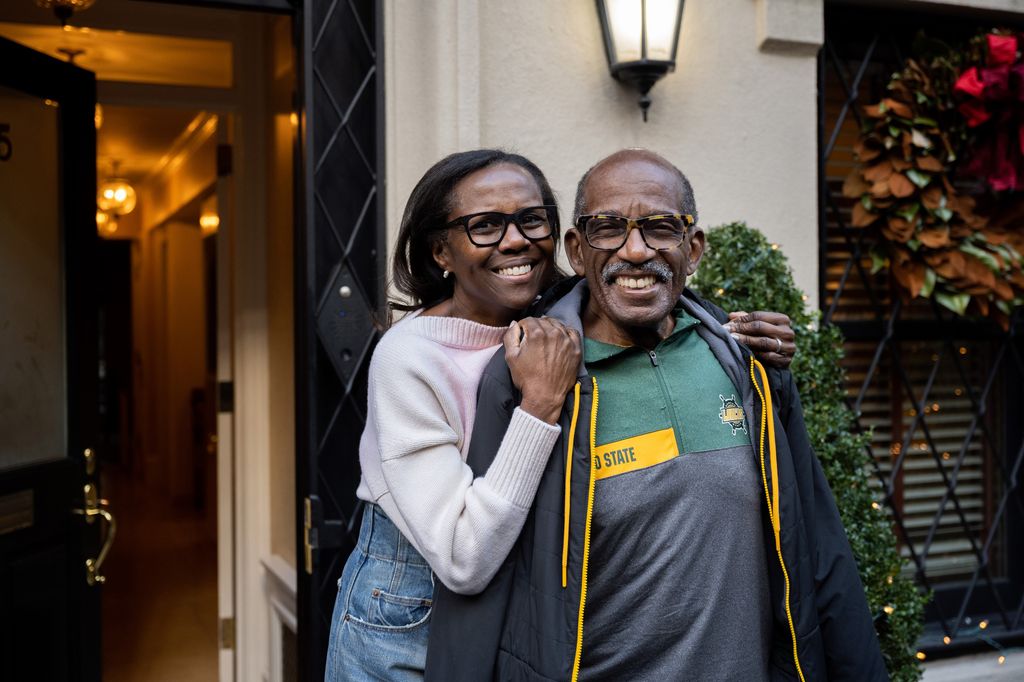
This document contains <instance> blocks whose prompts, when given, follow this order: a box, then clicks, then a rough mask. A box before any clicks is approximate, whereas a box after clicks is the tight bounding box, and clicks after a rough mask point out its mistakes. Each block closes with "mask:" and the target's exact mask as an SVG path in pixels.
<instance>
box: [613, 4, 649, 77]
mask: <svg viewBox="0 0 1024 682" xmlns="http://www.w3.org/2000/svg"><path fill="white" fill-rule="evenodd" d="M605 9H606V11H607V13H608V31H609V32H610V33H611V36H612V46H613V47H614V48H615V56H614V61H615V62H616V63H621V62H635V61H637V60H640V59H643V55H642V53H641V50H640V48H641V44H642V39H641V31H642V29H643V17H642V14H643V7H642V0H640V1H638V0H605Z"/></svg>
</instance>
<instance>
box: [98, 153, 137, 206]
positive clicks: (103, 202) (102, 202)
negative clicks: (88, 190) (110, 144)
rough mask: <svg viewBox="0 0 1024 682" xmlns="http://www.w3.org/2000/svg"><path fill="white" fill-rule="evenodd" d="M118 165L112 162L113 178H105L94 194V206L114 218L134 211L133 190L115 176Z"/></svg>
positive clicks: (126, 182)
mask: <svg viewBox="0 0 1024 682" xmlns="http://www.w3.org/2000/svg"><path fill="white" fill-rule="evenodd" d="M117 167H118V163H117V162H116V161H115V162H114V172H113V175H114V176H115V177H112V178H107V179H106V180H104V181H103V182H102V183H101V184H100V189H99V192H97V193H96V206H97V207H98V208H99V209H100V210H101V211H104V212H106V213H111V214H113V215H115V216H121V215H128V214H129V213H131V212H132V211H133V210H135V201H136V196H135V188H134V187H132V186H131V184H130V183H129V182H128V181H127V180H125V179H124V178H119V177H116V176H117Z"/></svg>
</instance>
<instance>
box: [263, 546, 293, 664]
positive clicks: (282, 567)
mask: <svg viewBox="0 0 1024 682" xmlns="http://www.w3.org/2000/svg"><path fill="white" fill-rule="evenodd" d="M260 563H262V564H263V568H264V569H265V570H266V575H267V580H266V586H267V598H268V599H269V601H270V647H269V649H270V670H269V676H268V682H283V681H284V680H285V679H287V676H286V675H285V670H284V652H283V651H282V641H283V635H284V630H285V628H287V629H288V630H290V631H291V632H292V633H293V634H296V633H298V627H299V625H298V619H297V616H296V593H297V582H298V576H297V575H296V569H295V567H294V566H292V565H291V564H289V563H288V562H287V561H286V560H285V559H284V558H283V557H281V556H279V555H277V554H271V555H270V556H267V557H264V558H263V559H262V560H261V562H260Z"/></svg>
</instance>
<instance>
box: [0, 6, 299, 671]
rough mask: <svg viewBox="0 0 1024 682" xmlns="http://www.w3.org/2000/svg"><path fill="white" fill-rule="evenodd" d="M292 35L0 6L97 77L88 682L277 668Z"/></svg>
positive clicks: (0, 17)
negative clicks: (61, 15)
mask: <svg viewBox="0 0 1024 682" xmlns="http://www.w3.org/2000/svg"><path fill="white" fill-rule="evenodd" d="M292 34H293V30H292V20H291V18H290V17H288V16H285V15H263V14H259V13H254V12H242V11H232V10H224V9H220V10H214V9H204V8H195V7H183V6H177V5H172V4H165V3H148V2H141V1H137V0H102V2H100V3H97V4H96V5H95V6H94V7H93V8H91V9H90V10H88V12H86V13H82V14H80V15H75V17H73V20H72V23H71V26H70V27H65V28H62V27H61V26H59V25H58V24H57V23H56V22H55V21H54V20H53V18H52V16H50V15H48V14H47V13H46V12H44V11H42V10H40V9H39V8H37V7H33V6H32V3H30V2H29V3H22V4H17V5H9V4H7V3H5V4H4V7H2V8H0V36H4V37H6V38H8V39H10V40H13V41H16V42H20V43H21V44H22V45H25V46H27V47H30V48H32V49H33V50H36V51H39V52H43V53H46V54H48V55H50V56H52V57H55V58H58V59H62V60H66V61H73V62H74V63H75V64H76V65H78V66H80V67H82V68H84V69H88V70H91V71H93V72H95V74H96V78H97V102H98V106H97V107H96V116H95V119H96V120H95V123H96V131H97V149H96V151H97V157H96V160H95V161H96V169H97V179H98V185H99V186H98V187H97V190H98V194H97V216H96V226H95V229H96V234H97V239H98V240H99V244H98V246H97V249H96V252H95V253H96V256H95V261H96V262H95V263H94V264H93V265H94V266H95V267H92V268H90V272H91V273H94V274H93V275H92V276H94V277H95V282H94V283H95V285H96V288H97V289H98V290H99V296H98V298H99V302H98V307H97V310H96V315H97V326H98V327H99V330H100V331H99V339H98V341H99V344H98V345H99V347H100V348H99V357H98V359H96V358H80V360H81V361H83V362H89V363H93V364H95V366H96V377H97V381H98V385H99V386H98V391H96V396H95V400H96V409H97V411H98V413H99V414H98V418H99V422H100V436H99V439H98V441H97V442H96V443H95V450H96V452H97V453H98V460H99V465H100V466H99V476H100V493H99V494H100V496H101V497H102V498H104V500H105V501H109V506H108V507H106V509H109V511H110V512H112V513H113V515H114V517H115V518H116V521H117V524H116V526H117V532H116V535H113V534H112V533H109V532H108V534H107V537H108V538H111V537H113V543H112V545H111V547H110V551H109V553H108V554H106V555H105V561H104V562H103V564H102V567H101V569H100V572H101V573H102V577H104V578H105V580H104V581H103V582H102V583H98V584H97V585H95V586H92V585H91V586H90V589H94V592H93V594H101V595H102V599H101V600H100V601H101V603H102V606H101V618H100V620H101V626H100V628H99V630H100V631H101V632H102V637H101V638H100V639H101V641H102V646H101V648H102V675H103V679H105V680H113V681H115V682H116V681H118V680H164V679H167V680H182V679H188V680H215V679H220V680H234V679H239V680H243V679H244V680H248V679H268V680H280V679H291V674H292V673H293V672H294V660H291V659H289V658H288V656H287V651H288V650H289V648H288V635H287V633H288V632H294V629H295V626H294V616H293V617H292V619H291V622H290V624H289V618H288V615H287V613H284V614H283V615H282V614H281V613H277V611H275V609H278V607H280V606H281V604H282V603H283V604H284V606H283V607H281V608H283V609H284V611H287V610H288V609H289V608H290V609H292V610H294V594H293V593H294V589H293V588H292V594H291V595H290V599H291V601H292V605H291V606H289V605H288V598H289V594H288V590H287V589H285V591H284V593H283V594H284V597H285V598H284V599H283V601H282V597H281V595H282V593H281V592H278V593H275V594H274V595H273V599H272V596H271V595H270V594H269V593H268V591H269V588H268V587H267V585H268V584H271V583H272V584H274V585H277V584H278V583H280V584H282V585H284V586H285V587H286V588H287V587H288V584H289V582H290V584H291V585H292V586H294V582H295V579H294V567H295V553H294V546H295V530H294V526H295V524H294V518H295V517H294V508H295V504H294V466H295V460H294V446H293V443H294V402H293V401H294V385H293V373H292V362H293V360H292V358H293V352H292V340H291V339H292V330H293V326H294V324H293V306H292V233H293V229H294V227H293V217H294V209H293V204H292V182H293V169H292V165H293V163H294V151H295V139H296V135H297V126H298V116H297V114H296V113H295V111H294V106H295V99H296V98H295V93H294V90H295V81H296V78H295V68H296V66H295V58H294V45H293V43H292ZM108 190H109V194H110V196H109V197H107V196H106V193H107V192H108ZM105 200H108V201H105ZM69 353H74V349H69ZM236 386H238V387H239V388H238V390H236V388H235V387H236ZM268 574H269V575H270V576H271V578H272V579H268ZM275 580H276V582H275ZM272 601H273V604H272ZM282 624H283V625H282ZM291 649H292V650H293V649H294V646H292V647H291ZM281 652H284V653H283V654H282V653H281ZM275 654H276V655H275Z"/></svg>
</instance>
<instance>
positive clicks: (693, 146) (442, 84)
mask: <svg viewBox="0 0 1024 682" xmlns="http://www.w3.org/2000/svg"><path fill="white" fill-rule="evenodd" d="M821 24H822V2H821V0H689V1H688V2H686V5H685V10H684V15H683V25H682V30H681V35H680V43H679V54H678V60H677V68H676V72H675V73H673V74H669V75H668V76H667V77H666V78H664V79H663V80H662V81H661V82H659V83H658V84H657V85H656V86H655V87H654V89H653V90H652V97H653V105H652V107H651V111H650V120H649V121H648V122H647V123H644V122H643V121H642V119H641V116H640V110H639V108H638V107H637V104H636V100H637V95H636V93H635V92H634V91H631V90H629V89H627V88H626V87H624V86H622V85H620V84H619V83H617V82H616V81H614V80H613V79H612V78H611V77H610V76H609V74H608V67H607V62H606V60H605V55H604V49H603V46H602V39H601V29H600V25H599V23H598V19H597V14H596V10H595V7H594V3H593V2H590V1H585V0H572V1H568V2H548V1H545V0H519V1H517V2H500V3H499V2H486V1H485V0H437V2H433V3H419V2H403V1H402V0H390V1H389V2H388V3H387V4H386V5H385V32H386V33H385V49H386V51H387V52H386V54H385V64H386V67H385V68H386V72H385V79H386V81H385V83H386V85H385V87H386V96H387V112H386V116H387V119H386V125H387V129H386V140H387V164H388V168H387V179H388V187H387V207H388V230H389V238H390V239H391V240H392V242H393V238H394V235H395V232H396V231H397V227H398V223H399V220H400V218H401V210H402V208H403V206H404V203H405V200H406V198H407V197H408V195H409V192H410V190H411V189H412V187H413V185H414V184H415V182H416V181H417V180H418V178H419V177H420V176H421V175H422V173H423V172H424V171H425V170H426V169H427V168H428V167H429V166H430V164H431V163H433V162H434V161H436V160H437V159H439V158H440V157H441V156H443V155H444V154H447V153H450V152H452V151H457V150H460V149H469V148H473V147H480V146H499V147H504V148H507V149H512V150H515V151H518V152H520V153H522V154H524V155H526V156H528V157H529V158H531V159H533V160H534V161H536V162H537V164H538V165H539V166H540V167H541V168H542V169H543V170H544V171H545V173H546V174H547V175H548V177H549V179H550V180H551V183H552V185H553V186H554V188H555V190H556V192H557V193H558V195H559V199H560V203H561V206H562V209H563V215H568V213H569V212H570V211H571V205H572V200H573V196H574V193H575V187H576V182H577V180H578V178H579V176H580V175H581V173H582V172H583V171H584V170H586V168H587V167H589V166H590V165H591V164H592V163H594V162H595V161H596V160H598V159H599V158H600V157H602V156H604V155H605V154H608V153H610V152H612V151H614V150H616V149H619V148H621V147H631V146H643V147H648V148H651V149H653V150H655V151H658V152H660V153H662V154H664V155H665V156H667V157H668V158H669V159H670V160H672V161H674V162H675V163H676V164H677V165H678V166H679V167H680V168H681V169H682V170H683V171H684V172H685V173H686V174H687V175H688V176H689V177H690V179H691V181H692V183H693V186H694V189H695V192H696V197H697V205H698V208H699V211H700V221H701V223H702V224H703V225H705V226H710V225H716V224H720V223H723V222H727V221H732V220H746V221H747V222H749V223H750V224H751V225H754V226H756V227H758V228H760V229H761V230H762V231H764V232H765V234H767V235H768V237H769V238H770V239H771V240H773V241H776V242H779V243H780V244H781V245H782V247H783V248H784V249H785V252H786V254H787V255H788V256H789V258H790V262H791V263H792V264H793V267H794V270H795V272H796V277H797V281H798V283H799V284H800V286H802V287H803V288H804V289H805V290H806V291H807V293H808V294H810V296H811V303H812V304H813V303H814V302H815V299H816V293H817V261H818V259H817V244H818V240H817V158H816V157H817V131H816V117H817V103H816V92H817V75H816V61H815V57H814V54H815V49H816V46H817V45H818V44H819V43H820V40H821V34H822V25H821Z"/></svg>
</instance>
